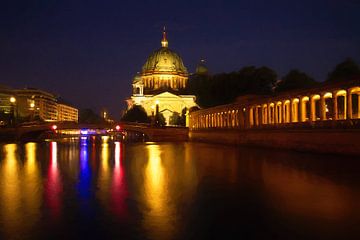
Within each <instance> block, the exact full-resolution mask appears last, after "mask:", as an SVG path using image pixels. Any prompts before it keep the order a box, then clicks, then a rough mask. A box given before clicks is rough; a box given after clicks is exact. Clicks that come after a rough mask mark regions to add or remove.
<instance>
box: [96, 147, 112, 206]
mask: <svg viewBox="0 0 360 240" xmlns="http://www.w3.org/2000/svg"><path fill="white" fill-rule="evenodd" d="M109 148H110V147H109V144H108V143H103V144H101V163H100V169H99V178H98V186H99V190H98V192H97V194H98V197H99V199H100V200H101V201H102V203H103V204H104V206H106V207H108V204H109V202H108V200H109V188H110V183H111V181H110V178H111V176H110V171H109V150H110V149H109Z"/></svg>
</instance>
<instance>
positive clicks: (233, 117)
mask: <svg viewBox="0 0 360 240" xmlns="http://www.w3.org/2000/svg"><path fill="white" fill-rule="evenodd" d="M231 127H235V110H232V112H231Z"/></svg>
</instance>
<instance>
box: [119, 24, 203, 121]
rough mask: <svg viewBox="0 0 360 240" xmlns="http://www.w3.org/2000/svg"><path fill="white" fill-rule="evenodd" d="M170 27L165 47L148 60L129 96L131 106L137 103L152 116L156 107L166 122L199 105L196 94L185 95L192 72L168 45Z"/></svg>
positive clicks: (129, 106) (163, 45) (163, 39)
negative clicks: (184, 91)
mask: <svg viewBox="0 0 360 240" xmlns="http://www.w3.org/2000/svg"><path fill="white" fill-rule="evenodd" d="M168 45H169V43H168V40H167V38H166V31H165V29H164V31H163V38H162V40H161V48H159V49H158V50H156V51H154V52H153V53H152V54H151V55H150V56H149V57H148V59H147V60H146V62H145V64H144V65H143V67H142V70H141V72H140V73H138V74H137V75H136V76H135V77H134V79H133V82H132V87H133V88H132V89H133V91H132V96H131V97H130V98H129V99H127V100H126V102H127V106H128V110H129V109H130V108H132V107H133V106H134V105H140V106H142V107H143V108H144V109H145V111H146V113H147V114H148V116H154V115H155V114H156V111H158V112H159V113H161V114H163V116H164V117H165V120H166V124H167V125H169V122H170V117H171V116H172V115H173V114H174V113H178V114H181V113H182V111H183V109H184V108H186V109H190V108H191V107H194V106H197V104H196V103H195V96H194V95H183V94H182V92H183V90H184V89H185V88H186V85H187V82H188V78H189V73H188V71H187V69H186V67H185V65H184V63H183V61H182V59H181V57H180V56H179V55H178V54H177V53H176V52H174V51H172V50H171V49H169V47H168Z"/></svg>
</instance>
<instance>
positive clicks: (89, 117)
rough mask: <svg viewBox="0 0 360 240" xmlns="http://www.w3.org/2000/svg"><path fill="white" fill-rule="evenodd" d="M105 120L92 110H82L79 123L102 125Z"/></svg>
mask: <svg viewBox="0 0 360 240" xmlns="http://www.w3.org/2000/svg"><path fill="white" fill-rule="evenodd" d="M102 122H103V119H102V118H101V117H100V116H99V115H98V114H96V113H95V112H94V111H93V110H91V109H90V108H86V109H80V111H79V123H92V124H96V123H102Z"/></svg>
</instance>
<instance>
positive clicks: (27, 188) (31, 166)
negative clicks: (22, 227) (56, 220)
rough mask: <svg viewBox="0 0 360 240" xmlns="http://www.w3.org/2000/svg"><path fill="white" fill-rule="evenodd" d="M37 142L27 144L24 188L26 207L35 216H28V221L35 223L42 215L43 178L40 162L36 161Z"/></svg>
mask: <svg viewBox="0 0 360 240" xmlns="http://www.w3.org/2000/svg"><path fill="white" fill-rule="evenodd" d="M36 148H37V144H36V143H27V144H26V145H25V153H26V161H25V165H24V181H23V182H24V188H23V193H24V195H25V197H24V198H23V199H24V204H25V205H26V207H25V209H26V210H27V211H28V212H29V214H31V216H32V217H33V218H31V219H30V218H27V222H28V223H35V221H36V219H38V218H39V216H40V206H41V201H42V190H43V189H42V180H41V176H40V170H39V164H38V162H37V161H36Z"/></svg>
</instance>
